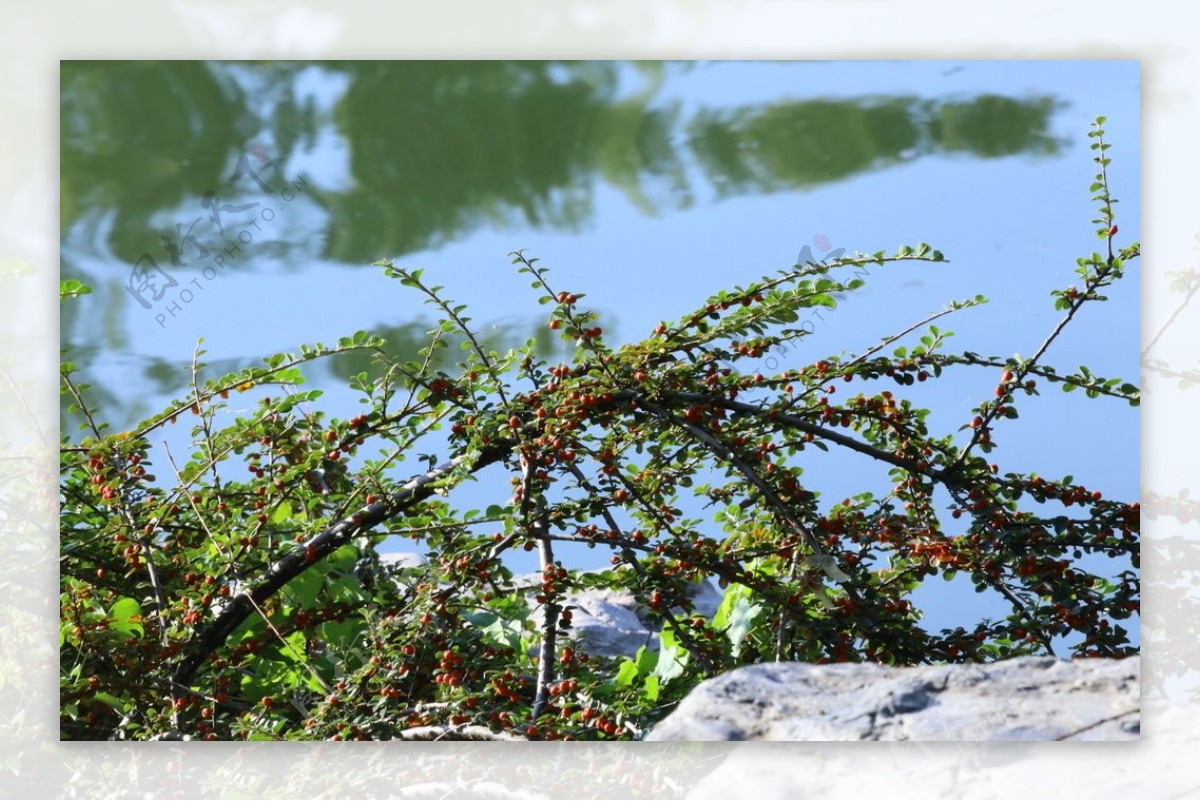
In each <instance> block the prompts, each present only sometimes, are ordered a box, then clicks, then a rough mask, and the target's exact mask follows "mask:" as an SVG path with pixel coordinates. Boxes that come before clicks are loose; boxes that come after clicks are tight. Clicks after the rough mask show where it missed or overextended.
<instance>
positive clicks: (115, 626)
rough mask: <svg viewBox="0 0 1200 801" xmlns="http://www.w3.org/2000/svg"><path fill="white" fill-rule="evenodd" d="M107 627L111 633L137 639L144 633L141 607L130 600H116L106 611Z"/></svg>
mask: <svg viewBox="0 0 1200 801" xmlns="http://www.w3.org/2000/svg"><path fill="white" fill-rule="evenodd" d="M108 626H109V628H111V629H112V630H113V631H118V632H120V633H122V634H129V635H134V636H137V637H140V636H142V634H144V633H145V629H144V628H142V607H141V605H139V604H138V602H137V601H135V600H134V599H132V598H118V599H117V602H116V603H114V604H113V605H112V607H111V608H110V609H109V610H108Z"/></svg>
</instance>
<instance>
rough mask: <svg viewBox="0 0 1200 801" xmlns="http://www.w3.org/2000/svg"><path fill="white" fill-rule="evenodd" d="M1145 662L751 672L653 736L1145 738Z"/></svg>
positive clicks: (695, 694)
mask: <svg viewBox="0 0 1200 801" xmlns="http://www.w3.org/2000/svg"><path fill="white" fill-rule="evenodd" d="M1138 665H1139V662H1138V660H1137V659H1125V660H1102V659H1093V660H1077V661H1063V660H1059V659H1055V658H1053V657H1026V658H1021V659H1012V660H1007V661H1003V662H996V663H992V664H987V665H934V666H922V667H907V668H888V667H882V666H880V665H871V664H833V665H810V664H803V663H797V662H774V663H767V664H760V665H752V666H749V667H744V668H739V669H737V670H733V671H730V672H729V673H726V674H724V675H721V676H717V677H716V678H713V679H710V680H708V681H706V682H703V683H702V684H700V685H699V686H698V687H696V689H695V690H693V691H692V692H691V693H690V694H689V695H688V696H687V698H685V699H684V700H683V702H682V703H681V704H680V705H679V708H678V709H676V710H675V712H673V713H672V714H671V715H670V716H668V717H667V718H665V719H664V720H662V721H661V722H660V723H659V724H658V725H657V726H655V727H654V729H653V731H651V732H650V734H649V735H648V736H647V737H646V739H647V740H776V741H778V740H785V741H786V740H809V741H811V740H825V741H835V740H836V741H846V740H856V741H858V740H890V741H906V740H907V741H915V740H920V741H971V742H980V741H987V740H1070V741H1075V740H1136V739H1138V735H1139V731H1140V700H1139V699H1140V696H1139V689H1138Z"/></svg>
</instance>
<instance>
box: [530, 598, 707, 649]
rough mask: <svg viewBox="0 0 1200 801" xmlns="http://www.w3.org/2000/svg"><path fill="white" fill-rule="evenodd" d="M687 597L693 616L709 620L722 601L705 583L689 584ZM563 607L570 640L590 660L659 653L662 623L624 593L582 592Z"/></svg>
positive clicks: (566, 600)
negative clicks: (646, 651) (568, 611)
mask: <svg viewBox="0 0 1200 801" xmlns="http://www.w3.org/2000/svg"><path fill="white" fill-rule="evenodd" d="M690 595H691V599H692V605H693V610H694V613H695V614H699V615H703V616H704V617H707V618H710V619H711V618H712V616H713V614H714V613H715V612H716V611H717V607H718V606H720V605H721V598H722V597H723V596H722V593H721V591H720V590H718V589H717V588H716V587H714V586H713V585H712V584H710V583H708V582H706V581H702V582H696V583H694V584H692V586H691V590H690ZM563 604H564V606H569V607H571V635H570V638H571V639H572V640H574V641H575V644H576V647H577V648H579V649H581V650H583V651H585V652H587V653H589V654H591V655H592V656H602V657H632V656H634V655H635V654H636V653H637V650H638V648H641V647H642V646H645V647H646V648H647V649H649V650H651V651H653V650H657V649H658V633H659V631H660V629H661V628H662V624H661V622H655V621H654V620H653V619H652V616H651V614H650V610H648V609H646V608H645V607H643V606H641V605H640V604H638V602H637V601H636V600H635V599H634V597H633V595H632V594H631V593H629V592H627V591H625V590H603V589H596V590H583V591H580V592H577V593H572V594H570V595H568V596H567V597H566V598H564V600H563ZM540 611H541V610H540V608H539V609H538V612H537V614H538V615H540ZM535 618H536V615H535ZM539 619H540V618H539Z"/></svg>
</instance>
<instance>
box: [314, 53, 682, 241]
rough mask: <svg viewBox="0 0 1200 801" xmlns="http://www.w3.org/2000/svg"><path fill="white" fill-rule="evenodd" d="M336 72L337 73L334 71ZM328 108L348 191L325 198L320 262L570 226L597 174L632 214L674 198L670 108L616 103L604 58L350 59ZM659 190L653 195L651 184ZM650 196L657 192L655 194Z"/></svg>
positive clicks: (585, 214)
mask: <svg viewBox="0 0 1200 801" xmlns="http://www.w3.org/2000/svg"><path fill="white" fill-rule="evenodd" d="M342 68H343V67H342V66H341V65H339V66H338V69H342ZM344 68H345V69H347V70H349V71H350V72H351V73H352V76H353V80H352V82H351V84H350V88H349V90H348V91H347V92H346V95H345V97H344V98H343V99H342V101H341V103H340V104H339V106H338V110H337V121H338V126H339V128H340V129H341V131H342V132H343V135H344V136H345V137H346V138H347V139H348V140H349V143H350V150H351V152H352V154H353V159H352V163H351V171H352V172H353V174H354V179H355V188H354V189H353V190H352V191H350V192H348V193H345V194H342V195H337V196H335V197H333V198H332V199H331V204H332V209H331V212H332V218H333V219H335V220H339V221H343V220H347V221H350V224H348V225H346V226H344V227H338V228H335V229H334V230H333V231H331V234H330V245H329V253H328V255H329V256H330V257H331V258H333V259H336V260H338V261H346V262H360V261H364V260H370V259H372V258H375V257H377V256H378V255H379V254H381V253H388V254H403V253H411V252H414V251H418V250H424V249H427V248H429V247H433V246H436V245H440V244H443V243H445V242H447V241H449V240H452V239H455V238H457V237H459V236H461V235H463V234H464V233H466V232H467V231H470V230H473V229H476V228H479V227H482V226H485V225H495V224H507V223H511V222H516V221H521V222H524V223H526V224H529V225H533V226H545V227H552V228H559V229H563V230H569V231H576V230H579V229H580V228H581V227H582V225H583V224H584V223H585V222H587V221H588V219H589V218H590V217H591V216H592V212H593V208H592V202H593V191H594V183H595V181H594V179H595V176H596V175H597V174H599V175H601V176H603V177H604V178H605V179H606V180H607V181H608V182H609V183H611V184H613V185H615V186H617V187H618V188H620V189H622V190H623V191H625V192H626V193H627V194H628V195H629V196H630V197H631V198H634V199H635V202H637V203H638V205H639V206H640V207H641V208H642V209H643V210H644V211H653V210H654V209H655V207H656V205H657V204H656V203H655V202H654V199H653V198H652V196H653V195H655V194H656V193H657V194H661V192H662V191H666V192H671V191H682V190H683V189H684V186H685V182H684V176H683V164H682V159H681V156H680V154H679V153H678V152H676V151H675V149H674V148H673V147H672V145H671V142H670V134H671V131H672V129H673V128H674V126H675V117H676V112H675V110H674V109H666V110H664V109H655V108H650V107H649V106H648V103H649V101H650V100H651V99H652V97H650V96H649V95H647V94H646V93H642V94H641V95H638V96H635V97H633V98H630V99H627V100H620V99H618V98H617V78H618V71H619V69H620V68H619V66H618V65H616V64H613V63H612V62H602V63H584V64H555V63H545V62H508V63H492V62H411V63H406V64H400V65H397V64H387V63H378V64H358V63H355V64H351V65H347V66H346V67H344ZM659 187H661V189H659ZM656 190H657V192H656Z"/></svg>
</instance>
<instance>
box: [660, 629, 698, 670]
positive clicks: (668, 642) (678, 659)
mask: <svg viewBox="0 0 1200 801" xmlns="http://www.w3.org/2000/svg"><path fill="white" fill-rule="evenodd" d="M658 636H659V642H660V643H661V646H660V647H659V649H658V664H657V665H655V666H654V674H653V675H655V676H658V677H659V678H660V679H661V680H662V683H663V684H666V683H667V682H669V681H670V680H671V679H673V678H676V677H677V676H682V675H683V670H684V667H686V665H687V661H688V658H689V656H690V654H688V652H687V649H685V648H683V647H681V646H680V645H679V643H678V641H677V640H676V639H675V633H674V632H673V631H671V630H670V629H668V628H665V627H664V628H663V630H662V632H661V633H660V634H659V635H658Z"/></svg>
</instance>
